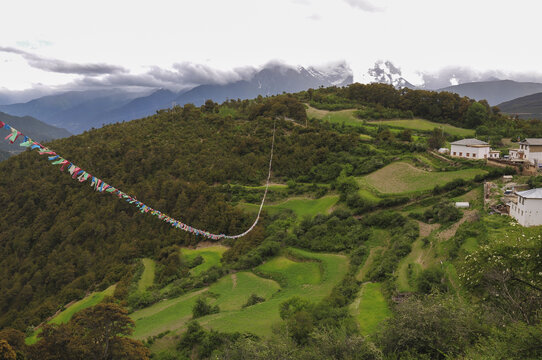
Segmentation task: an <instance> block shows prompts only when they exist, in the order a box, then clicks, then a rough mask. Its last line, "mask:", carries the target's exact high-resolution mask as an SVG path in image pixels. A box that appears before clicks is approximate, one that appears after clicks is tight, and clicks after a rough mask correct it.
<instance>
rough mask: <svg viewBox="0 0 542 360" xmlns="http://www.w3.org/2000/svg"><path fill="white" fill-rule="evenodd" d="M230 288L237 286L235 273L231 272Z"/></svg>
mask: <svg viewBox="0 0 542 360" xmlns="http://www.w3.org/2000/svg"><path fill="white" fill-rule="evenodd" d="M231 282H232V286H231V288H232V289H235V288H236V287H237V274H231Z"/></svg>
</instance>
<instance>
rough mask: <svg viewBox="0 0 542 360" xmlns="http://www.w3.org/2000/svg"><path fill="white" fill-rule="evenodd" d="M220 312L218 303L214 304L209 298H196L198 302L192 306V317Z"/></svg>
mask: <svg viewBox="0 0 542 360" xmlns="http://www.w3.org/2000/svg"><path fill="white" fill-rule="evenodd" d="M218 312H220V308H219V307H218V305H215V306H212V305H210V304H208V303H207V299H205V298H201V297H200V298H198V300H196V303H195V304H194V307H193V308H192V319H197V318H199V317H202V316H205V315H210V314H217V313H218Z"/></svg>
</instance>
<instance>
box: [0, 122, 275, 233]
mask: <svg viewBox="0 0 542 360" xmlns="http://www.w3.org/2000/svg"><path fill="white" fill-rule="evenodd" d="M1 128H5V129H6V130H8V131H10V134H9V135H8V136H6V137H5V140H8V141H9V142H10V143H11V144H13V143H14V142H15V141H16V140H17V139H18V138H19V137H21V136H23V141H22V142H21V143H20V144H19V145H20V146H23V147H27V148H30V149H31V150H37V151H38V152H39V154H40V155H45V154H47V155H50V156H49V157H48V160H49V161H51V164H52V165H61V167H60V171H64V169H65V168H67V169H68V172H69V173H70V175H71V176H72V178H73V179H76V178H77V180H79V182H84V181H87V180H91V182H90V186H92V188H94V190H96V191H98V192H101V193H104V192H105V193H110V194H112V195H116V196H118V197H119V199H124V200H126V201H127V202H128V203H130V204H133V205H135V206H136V207H137V208H139V210H140V211H141V213H150V214H151V215H153V216H156V217H158V218H159V219H160V220H162V221H165V222H167V223H169V224H170V225H171V226H173V227H175V228H177V229H181V230H183V231H186V232H189V233H191V234H194V235H201V236H204V237H206V238H209V239H213V240H219V239H238V238H240V237H243V236H245V235H247V234H248V233H250V232H251V231H252V230H253V229H254V228H255V227H256V225H257V224H258V221H259V220H260V215H261V213H262V209H263V205H264V203H265V198H266V196H267V190H268V189H269V181H270V180H271V168H272V164H273V152H274V149H275V132H276V119H275V121H274V122H273V138H272V140H271V156H270V157H269V171H268V174H267V182H266V184H265V191H264V193H263V198H262V203H261V204H260V209H259V210H258V215H257V216H256V220H254V223H253V224H252V226H250V227H249V228H248V229H247V230H246V231H245V232H243V233H241V234H238V235H224V234H213V233H210V232H208V231H205V230H201V229H197V228H195V227H192V226H189V225H187V224H185V223H183V222H182V221H179V220H176V219H174V218H172V217H169V216H167V215H166V214H164V213H162V212H160V211H158V210H155V209H153V208H151V207H149V206H147V205H145V204H143V203H142V202H141V201H139V200H137V199H136V198H135V197H132V196H130V195H128V194H126V193H124V192H122V191H120V190H119V189H117V188H115V187H113V186H111V185H109V184H106V183H105V182H104V181H102V180H101V179H98V178H96V177H94V176H92V175H91V174H89V173H88V172H86V171H85V170H83V169H81V168H80V167H78V166H76V165H74V164H73V163H71V162H70V161H68V160H66V159H64V158H63V157H61V156H60V155H58V154H57V153H56V152H54V151H52V150H51V149H48V148H47V147H45V146H43V145H41V144H40V143H38V142H36V141H34V140H32V139H30V138H29V137H28V136H25V135H24V134H23V133H22V132H20V131H18V130H16V129H15V128H13V127H12V126H10V125H8V124H6V123H4V122H2V121H0V129H1Z"/></svg>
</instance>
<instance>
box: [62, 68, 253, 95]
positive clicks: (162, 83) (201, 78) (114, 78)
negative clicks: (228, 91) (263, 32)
mask: <svg viewBox="0 0 542 360" xmlns="http://www.w3.org/2000/svg"><path fill="white" fill-rule="evenodd" d="M257 71H258V69H257V68H255V67H241V68H235V69H232V70H218V69H214V68H212V67H210V66H207V65H201V64H195V63H191V62H182V63H175V64H173V65H172V68H171V69H164V68H161V67H158V66H152V67H150V68H149V70H148V71H146V72H144V73H142V74H131V73H121V74H110V75H106V76H100V77H89V76H87V77H83V78H81V79H77V80H75V81H74V82H73V83H72V84H71V86H74V87H77V88H81V87H83V88H96V87H149V88H167V89H171V90H176V91H179V90H185V89H189V88H193V87H196V86H198V85H210V84H227V83H231V82H235V81H239V80H248V79H250V78H251V77H252V76H253V75H254V74H255V73H256V72H257Z"/></svg>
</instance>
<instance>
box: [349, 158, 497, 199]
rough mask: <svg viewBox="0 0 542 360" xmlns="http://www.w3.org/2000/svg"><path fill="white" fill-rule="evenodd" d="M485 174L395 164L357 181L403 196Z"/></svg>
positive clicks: (473, 171)
mask: <svg viewBox="0 0 542 360" xmlns="http://www.w3.org/2000/svg"><path fill="white" fill-rule="evenodd" d="M485 173H487V172H486V171H485V170H482V169H465V170H457V171H443V172H437V171H425V170H422V169H418V168H416V167H414V166H413V165H411V164H409V163H406V162H395V163H392V164H390V165H387V166H385V167H383V168H382V169H379V170H377V171H375V172H373V173H371V174H369V175H367V176H364V177H362V178H360V179H359V182H360V184H361V185H362V186H363V185H369V186H371V187H372V188H374V189H376V190H377V191H379V192H381V193H383V194H403V193H412V192H420V191H427V190H431V189H433V188H434V187H435V185H444V184H446V183H448V182H450V181H452V180H455V179H464V180H471V179H473V178H474V177H475V176H476V175H482V174H485Z"/></svg>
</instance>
